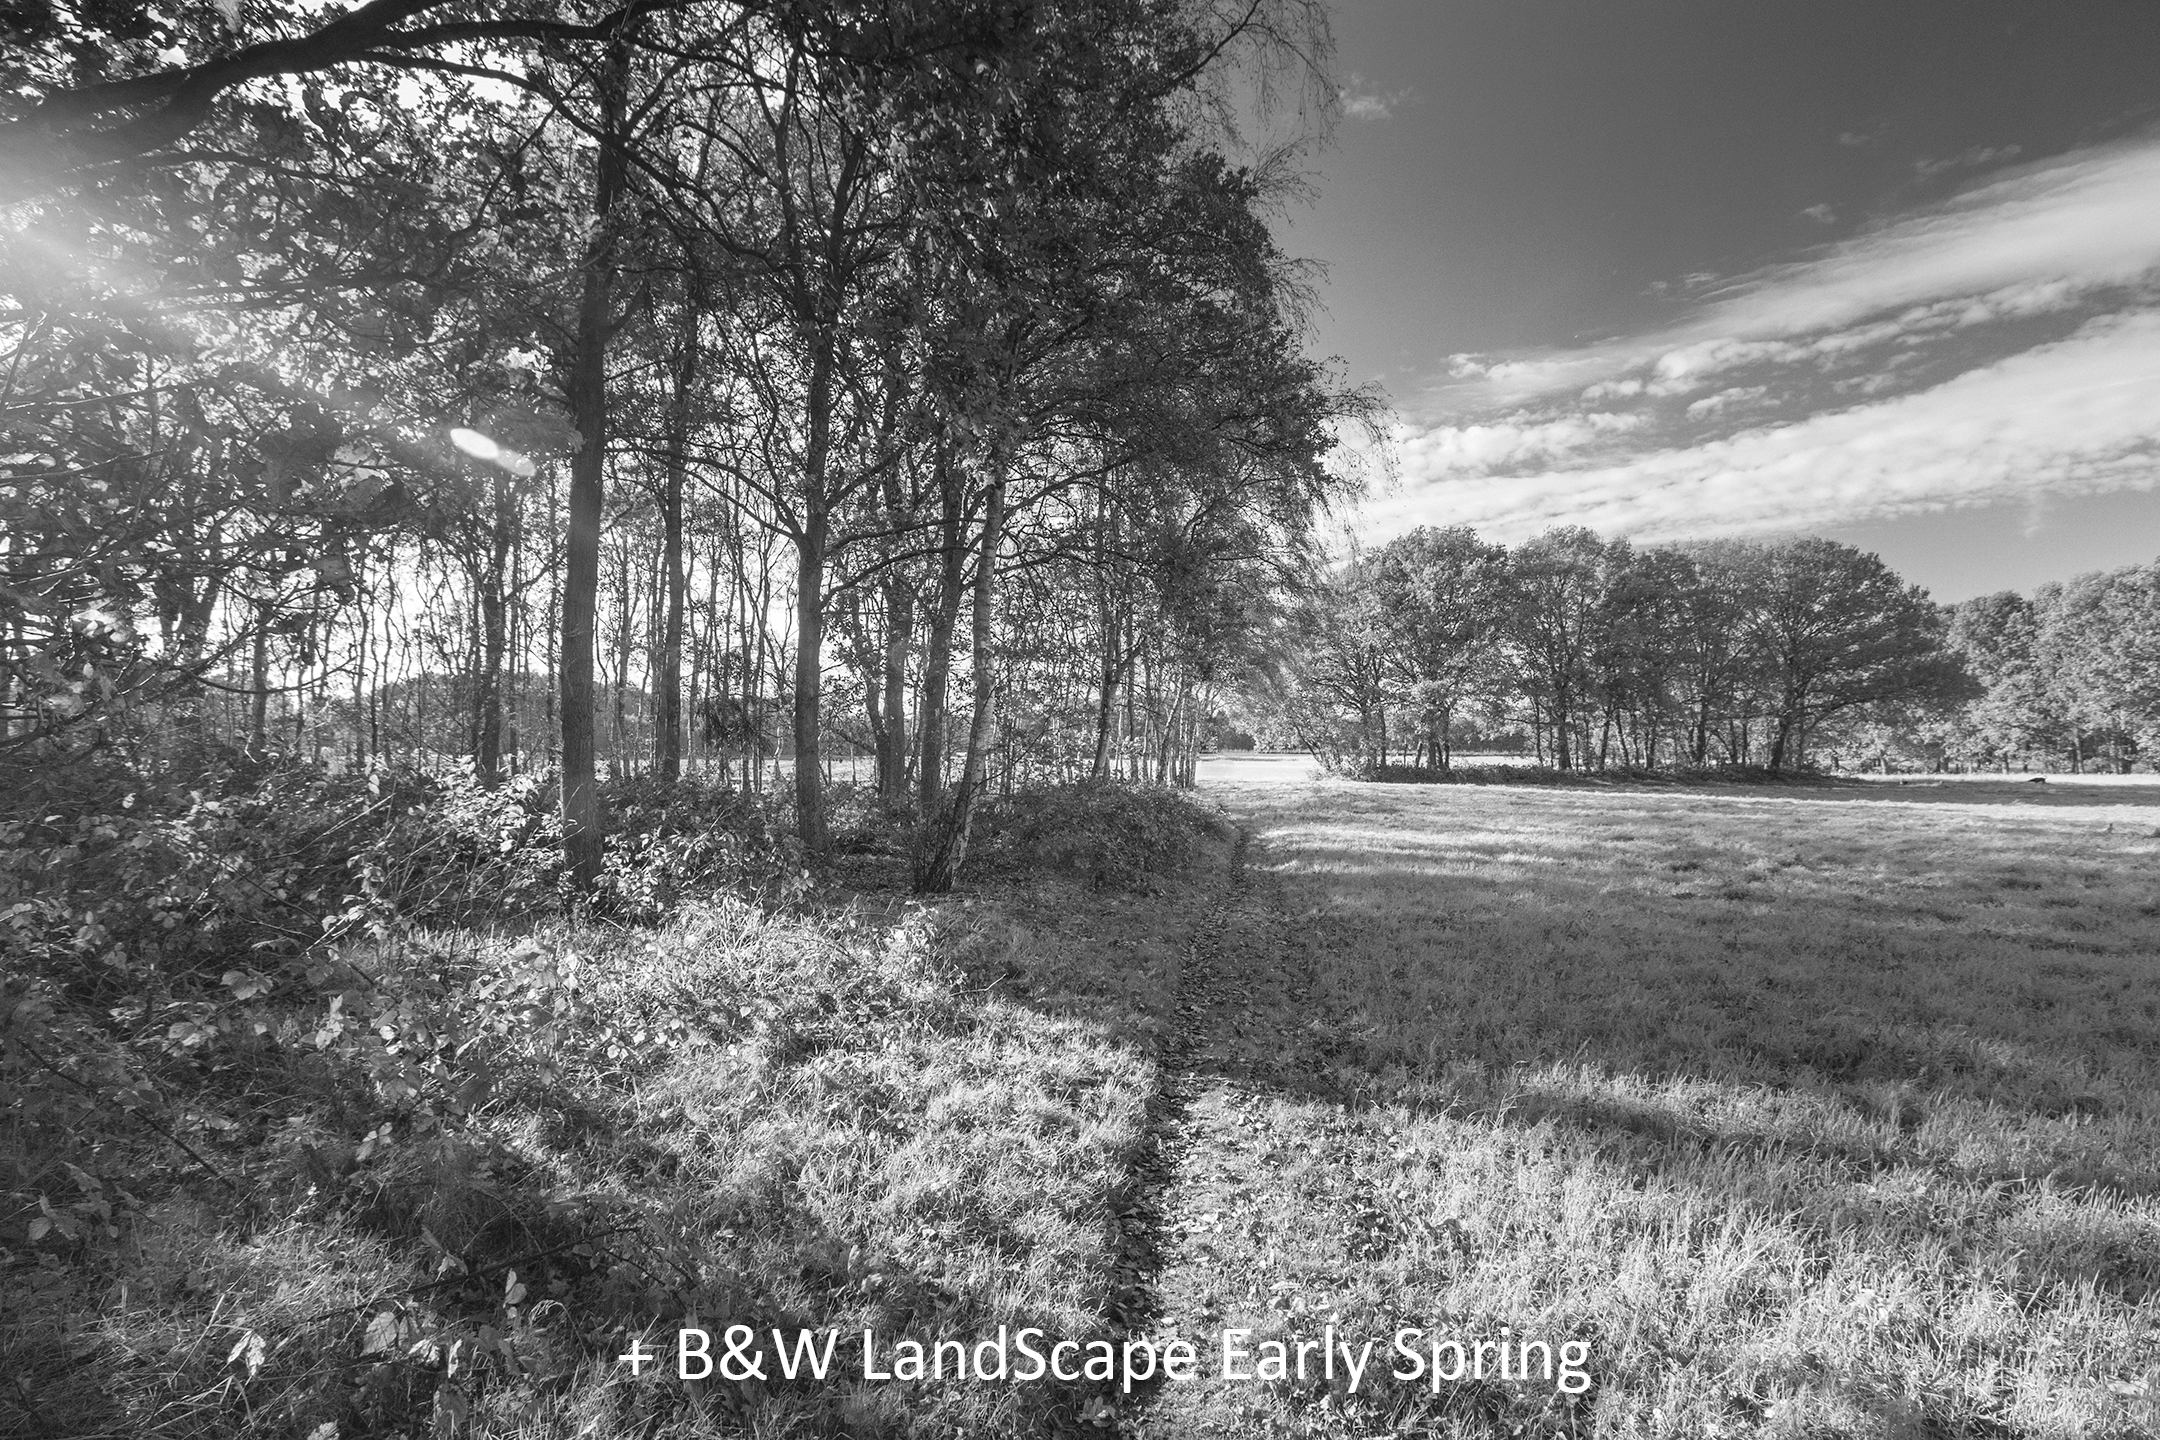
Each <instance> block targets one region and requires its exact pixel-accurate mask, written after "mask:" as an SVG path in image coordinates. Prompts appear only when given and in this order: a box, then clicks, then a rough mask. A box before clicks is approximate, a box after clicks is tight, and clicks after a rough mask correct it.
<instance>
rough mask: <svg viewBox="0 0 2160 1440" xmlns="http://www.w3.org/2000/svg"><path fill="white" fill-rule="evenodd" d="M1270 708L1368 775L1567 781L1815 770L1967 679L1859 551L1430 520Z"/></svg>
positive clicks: (1315, 638) (1345, 576)
mask: <svg viewBox="0 0 2160 1440" xmlns="http://www.w3.org/2000/svg"><path fill="white" fill-rule="evenodd" d="M1299 633H1300V634H1301V635H1302V637H1303V640H1302V645H1301V648H1300V651H1299V653H1298V655H1297V656H1296V659H1295V662H1294V663H1293V664H1292V665H1291V666H1290V667H1289V669H1288V671H1287V672H1286V674H1285V676H1284V678H1283V681H1282V683H1281V684H1280V686H1279V687H1278V688H1277V689H1276V690H1275V691H1274V693H1273V696H1272V697H1271V701H1270V703H1269V705H1268V706H1267V707H1266V711H1265V713H1266V714H1267V715H1268V716H1269V717H1270V718H1271V719H1272V720H1273V722H1274V723H1275V724H1277V725H1279V726H1280V727H1281V728H1282V729H1283V730H1284V731H1285V732H1286V733H1287V734H1288V735H1291V736H1294V737H1296V739H1297V742H1298V743H1299V744H1301V745H1302V746H1304V747H1305V748H1310V749H1312V750H1314V751H1315V752H1316V753H1319V754H1321V755H1323V756H1325V757H1329V758H1331V759H1334V760H1336V761H1337V762H1338V763H1341V764H1343V765H1345V766H1347V767H1351V768H1356V769H1360V770H1363V771H1365V772H1367V773H1374V774H1379V773H1384V772H1386V771H1388V770H1389V769H1390V768H1391V767H1397V766H1399V767H1403V768H1411V769H1418V770H1424V771H1428V772H1442V771H1446V770H1447V769H1449V767H1450V765H1451V762H1452V757H1453V755H1454V754H1455V752H1456V750H1457V748H1458V747H1460V746H1462V745H1464V744H1470V745H1473V746H1478V747H1483V748H1516V747H1521V748H1524V749H1527V750H1528V751H1529V752H1530V753H1531V754H1532V755H1533V756H1534V757H1535V759H1536V760H1537V761H1538V763H1540V764H1548V765H1551V766H1553V767H1555V768H1557V769H1561V770H1583V769H1590V770H1604V769H1608V768H1613V767H1624V768H1630V769H1669V768H1687V767H1699V766H1707V765H1719V764H1722V765H1750V766H1761V767H1763V768H1765V769H1768V770H1772V771H1778V770H1786V769H1790V768H1795V767H1798V766H1801V765H1804V764H1807V763H1809V762H1810V760H1811V759H1812V758H1814V757H1815V756H1816V755H1817V754H1818V753H1819V752H1820V751H1821V749H1822V746H1823V744H1824V742H1825V740H1826V739H1829V738H1831V737H1833V736H1835V735H1836V734H1838V733H1839V731H1840V727H1842V726H1844V725H1847V724H1849V723H1851V722H1852V721H1853V720H1855V719H1856V718H1857V717H1859V716H1861V715H1880V714H1884V713H1887V712H1888V711H1889V710H1890V709H1892V708H1894V707H1907V708H1914V707H1917V708H1923V709H1924V708H1927V707H1931V706H1932V707H1944V706H1950V705H1954V704H1956V703H1958V702H1959V701H1960V700H1961V699H1962V698H1963V697H1965V696H1966V695H1967V694H1968V693H1969V691H1970V688H1971V681H1970V680H1969V678H1968V677H1967V675H1966V673H1965V670H1964V667H1963V665H1962V663H1961V662H1960V660H1959V658H1958V657H1957V656H1956V655H1955V654H1953V653H1952V652H1951V650H1950V648H1949V644H1948V641H1949V633H1950V620H1949V616H1948V615H1947V613H1946V612H1945V611H1944V610H1943V609H1942V607H1940V606H1937V605H1935V604H1933V603H1932V602H1931V601H1930V600H1929V599H1928V598H1927V595H1926V594H1925V592H1923V591H1921V590H1920V589H1918V588H1917V587H1915V586H1912V585H1908V584H1906V583H1905V582H1904V581H1902V580H1900V579H1899V578H1898V577H1897V576H1896V575H1895V574H1893V573H1892V572H1891V571H1890V570H1889V569H1888V568H1887V567H1886V566H1884V565H1883V563H1882V562H1881V560H1879V559H1878V558H1876V557H1875V556H1873V555H1869V554H1865V553H1863V552H1861V551H1859V550H1856V549H1854V548H1853V547H1851V546H1848V545H1840V544H1837V543H1835V542H1832V541H1828V540H1820V539H1799V540H1787V541H1779V542H1773V543H1759V542H1751V541H1742V540H1719V541H1712V542H1705V543H1701V544H1692V545H1673V546H1646V547H1637V546H1635V545H1632V544H1630V543H1629V542H1628V541H1626V540H1605V539H1601V538H1600V537H1598V536H1597V535H1595V534H1593V533H1592V532H1590V531H1588V530H1585V529H1581V528H1579V527H1578V528H1565V529H1556V530H1552V531H1549V532H1547V533H1546V534H1544V535H1541V536H1539V537H1537V538H1536V539H1533V540H1528V541H1525V542H1524V543H1522V544H1520V545H1517V546H1515V547H1513V548H1512V549H1510V548H1508V547H1505V546H1501V545H1494V544H1489V543H1487V542H1486V541H1484V540H1482V539H1480V538H1479V537H1478V535H1477V534H1476V533H1475V532H1474V531H1472V530H1469V529H1467V528H1462V527H1453V528H1448V529H1430V528H1421V529H1418V530H1415V531H1412V532H1411V533H1409V534H1407V535H1404V536H1402V537H1400V538H1398V539H1396V540H1393V541H1391V542H1389V543H1388V544H1387V545H1385V546H1384V547H1382V548H1380V549H1379V550H1377V551H1373V552H1370V553H1367V554H1362V555H1359V556H1356V557H1354V558H1352V559H1351V560H1350V561H1349V562H1348V563H1347V564H1346V565H1344V566H1343V567H1342V568H1341V569H1340V570H1339V571H1338V572H1337V573H1336V574H1335V576H1334V578H1333V580H1332V583H1331V584H1330V585H1329V586H1328V588H1326V589H1325V590H1324V591H1323V592H1321V593H1320V594H1319V595H1318V596H1317V597H1316V598H1315V599H1314V600H1313V601H1312V602H1310V605H1309V609H1308V611H1307V614H1306V620H1305V623H1304V624H1303V625H1302V626H1300V627H1299Z"/></svg>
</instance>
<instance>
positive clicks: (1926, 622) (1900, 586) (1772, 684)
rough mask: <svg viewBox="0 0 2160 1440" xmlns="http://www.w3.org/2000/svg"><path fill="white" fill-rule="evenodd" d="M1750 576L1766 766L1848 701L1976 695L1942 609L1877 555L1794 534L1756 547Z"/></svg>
mask: <svg viewBox="0 0 2160 1440" xmlns="http://www.w3.org/2000/svg"><path fill="white" fill-rule="evenodd" d="M1748 580H1749V586H1748V591H1747V604H1748V616H1749V618H1748V622H1747V623H1748V632H1749V639H1750V642H1751V644H1752V645H1753V647H1754V648H1755V650H1756V651H1757V653H1758V655H1759V656H1760V663H1761V665H1762V669H1763V675H1764V688H1765V693H1766V696H1767V698H1768V704H1769V718H1770V720H1771V722H1772V724H1773V725H1774V726H1775V729H1774V731H1773V733H1772V736H1771V740H1770V754H1769V768H1770V769H1772V770H1779V769H1782V768H1784V766H1785V765H1786V764H1787V762H1788V761H1791V760H1794V759H1797V758H1798V756H1799V754H1800V753H1801V750H1802V747H1803V746H1804V745H1805V743H1806V739H1807V732H1808V730H1809V728H1810V727H1812V726H1814V725H1817V724H1819V723H1821V722H1822V721H1823V720H1825V719H1827V718H1828V717H1830V716H1832V715H1836V714H1838V713H1839V712H1841V711H1844V710H1847V709H1850V708H1852V707H1854V706H1857V705H1867V704H1872V703H1877V702H1882V701H1901V700H1913V699H1918V698H1920V697H1923V696H1926V697H1944V698H1963V697H1965V696H1967V695H1969V694H1971V693H1974V687H1973V685H1972V681H1971V678H1970V676H1969V675H1967V673H1966V672H1965V669H1964V667H1963V666H1962V665H1961V664H1960V663H1959V662H1958V661H1957V659H1956V657H1954V656H1953V655H1950V654H1949V653H1947V652H1946V651H1945V650H1944V648H1943V646H1944V640H1945V638H1946V635H1947V632H1948V629H1949V626H1948V621H1947V619H1946V617H1945V616H1944V614H1943V612H1942V611H1941V610H1940V609H1939V608H1938V607H1936V606H1935V605H1933V604H1931V603H1930V602H1929V600H1928V598H1927V592H1926V591H1924V590H1922V589H1920V588H1919V587H1918V586H1916V585H1907V584H1905V583H1904V582H1903V581H1901V580H1899V579H1898V577H1897V576H1896V575H1895V574H1893V573H1891V571H1890V569H1889V568H1888V567H1887V566H1885V565H1884V564H1883V563H1882V561H1881V560H1880V559H1879V558H1877V557H1876V556H1873V555H1870V554H1867V553H1865V552H1863V551H1860V550H1857V549H1855V548H1853V547H1852V546H1850V545H1842V544H1839V543H1837V542H1836V541H1832V540H1819V539H1804V540H1794V541H1790V542H1787V543H1785V544H1782V545H1777V546H1771V547H1766V548H1764V549H1762V550H1760V551H1758V552H1757V554H1756V557H1755V564H1754V566H1753V568H1752V573H1751V574H1750V575H1749V576H1748Z"/></svg>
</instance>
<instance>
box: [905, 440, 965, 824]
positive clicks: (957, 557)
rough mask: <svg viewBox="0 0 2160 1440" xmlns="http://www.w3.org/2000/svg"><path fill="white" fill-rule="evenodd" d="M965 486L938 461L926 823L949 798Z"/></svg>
mask: <svg viewBox="0 0 2160 1440" xmlns="http://www.w3.org/2000/svg"><path fill="white" fill-rule="evenodd" d="M961 500H962V496H961V493H960V484H959V481H958V479H957V478H956V477H955V475H954V473H953V470H952V466H951V462H950V460H949V458H947V457H943V456H941V457H940V458H939V461H938V529H939V537H938V538H939V540H940V542H941V545H942V554H941V562H940V564H939V567H938V591H937V602H936V604H935V605H934V606H933V607H932V608H931V611H930V634H929V637H928V644H927V646H926V648H925V649H924V651H923V688H922V703H921V704H920V705H919V706H918V707H917V708H918V709H919V710H920V711H921V714H920V716H919V718H918V722H917V723H918V724H919V725H920V726H921V729H922V734H921V737H920V739H919V741H918V744H917V750H918V753H919V756H920V758H919V760H918V761H917V767H918V773H917V775H916V777H915V783H916V792H917V794H918V795H919V796H920V797H921V803H922V812H923V817H924V819H925V820H928V819H929V817H930V816H931V815H933V814H934V813H935V812H936V808H937V806H938V804H939V802H940V801H941V800H942V799H943V798H944V794H945V726H946V719H947V717H946V703H947V698H948V691H949V689H950V686H951V683H952V637H953V626H954V625H955V624H956V623H957V622H958V621H959V618H960V592H961V588H962V586H961V579H962V575H963V573H964V571H965V568H966V563H967V558H966V554H965V552H964V551H963V550H962V549H961V534H960V531H961V520H962V515H961Z"/></svg>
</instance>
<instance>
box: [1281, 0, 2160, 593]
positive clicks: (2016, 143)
mask: <svg viewBox="0 0 2160 1440" xmlns="http://www.w3.org/2000/svg"><path fill="white" fill-rule="evenodd" d="M1335 33H1336V38H1337V45H1338V52H1337V63H1338V69H1339V73H1340V75H1341V77H1342V91H1341V94H1340V105H1341V117H1340V121H1339V123H1338V124H1337V126H1336V128H1335V132H1334V134H1333V136H1332V139H1331V141H1330V143H1328V145H1327V146H1326V147H1325V148H1324V149H1322V150H1320V151H1319V152H1317V153H1315V154H1314V155H1312V156H1310V157H1309V159H1308V162H1307V163H1308V168H1309V171H1310V174H1309V176H1308V179H1309V181H1310V186H1311V198H1310V200H1309V202H1308V203H1305V204H1303V205H1300V206H1295V207H1292V208H1291V209H1290V210H1289V211H1288V212H1287V213H1285V214H1284V215H1283V216H1281V217H1280V219H1279V221H1278V225H1277V229H1278V235H1279V237H1280V239H1281V242H1282V244H1283V247H1284V249H1285V251H1286V252H1287V253H1289V254H1291V255H1293V256H1297V257H1300V258H1305V259H1310V260H1312V261H1314V262H1316V263H1317V264H1318V265H1320V266H1321V267H1323V271H1324V273H1323V276H1322V278H1321V280H1320V282H1319V285H1318V291H1319V296H1320V299H1321V302H1322V313H1321V314H1320V315H1319V316H1318V317H1317V320H1316V325H1315V342H1316V345H1317V348H1318V349H1319V350H1320V351H1321V352H1322V353H1331V354H1334V355H1336V356H1338V357H1340V358H1341V360H1342V362H1343V365H1344V370H1345V373H1346V378H1347V379H1349V380H1350V381H1351V382H1353V383H1371V384H1375V385H1377V386H1379V387H1380V388H1381V389H1382V390H1383V392H1384V394H1385V396H1386V399H1387V401H1388V403H1389V406H1390V409H1391V415H1390V420H1391V424H1390V435H1391V440H1392V446H1393V450H1394V453H1395V456H1396V458H1397V466H1398V469H1399V475H1400V478H1399V481H1398V482H1397V483H1395V484H1393V485H1392V486H1388V487H1385V488H1380V487H1376V493H1375V494H1373V495H1372V496H1371V497H1370V498H1368V499H1367V500H1366V502H1365V503H1364V504H1363V505H1362V506H1361V508H1360V510H1359V512H1358V515H1357V519H1356V524H1357V526H1358V529H1359V533H1360V539H1361V541H1363V542H1364V543H1371V544H1377V543H1380V542H1382V541H1384V540H1386V539H1387V538H1389V537H1390V536H1392V535H1394V534H1398V533H1401V532H1403V531H1405V530H1408V529H1410V528H1413V527H1414V526H1416V525H1420V524H1425V525H1434V526H1445V525H1450V524H1467V525H1470V526H1472V527H1473V528H1475V529H1477V530H1478V531H1479V532H1480V533H1481V534H1483V535H1485V536H1486V538H1488V539H1495V540H1503V541H1507V542H1510V543H1512V542H1514V541H1517V540H1520V539H1522V538H1525V537H1526V536H1528V535H1531V534H1536V533H1539V532H1540V531H1543V530H1545V529H1548V528H1551V527H1553V526H1556V525H1567V524H1582V525H1586V526H1588V527H1589V528H1591V529H1594V530H1596V531H1597V532H1598V533H1599V534H1601V535H1606V536H1609V537H1610V536H1622V535H1624V536H1627V537H1628V538H1630V539H1634V540H1636V541H1638V542H1643V543H1654V542H1657V541H1663V540H1686V539H1699V538H1710V537H1713V536H1753V537H1758V538H1768V537H1771V536H1776V535H1792V534H1814V535H1822V536H1825V537H1826V538H1830V539H1835V540H1840V541H1844V542H1845V543H1849V544H1854V545H1857V546H1858V547H1859V548H1861V549H1865V550H1870V551H1872V552H1874V553H1877V554H1879V555H1880V556H1881V557H1882V558H1883V560H1884V562H1885V563H1886V564H1888V565H1889V566H1890V567H1891V568H1892V569H1894V570H1896V571H1898V573H1899V574H1901V575H1903V576H1905V577H1906V578H1907V579H1909V580H1911V581H1912V582H1913V583H1916V584H1919V585H1922V586H1923V587H1924V588H1926V589H1927V590H1928V591H1929V592H1930V594H1931V595H1933V596H1934V597H1935V598H1937V599H1939V600H1942V601H1944V602H1946V603H1956V602H1957V601H1960V600H1964V599H1970V598H1972V597H1973V596H1975V595H1980V594H1986V593H1992V592H1995V591H2000V590H2017V591H2020V592H2021V593H2030V592H2031V591H2032V590H2033V588H2034V587H2036V586H2038V585H2040V584H2044V583H2047V582H2049V581H2061V580H2068V579H2070V578H2071V577H2072V576H2074V575H2077V574H2082V573H2087V572H2092V571H2106V570H2115V569H2120V568H2123V567H2124V566H2126V565H2133V564H2146V563H2150V562H2151V561H2152V560H2153V559H2154V557H2155V556H2156V555H2160V490H2156V489H2155V483H2156V480H2160V465H2156V463H2155V455H2156V454H2160V78H2156V77H2160V67H2155V65H2154V64H2153V63H2152V62H2153V61H2154V60H2160V13H2156V12H2153V11H2151V10H2149V9H2145V8H2142V7H2133V6H2131V5H2128V4H2121V3H2100V4H2095V5H2092V6H2089V7H2081V8H2080V9H2079V10H2077V11H2075V12H2070V13H2065V12H2062V11H2060V10H2059V9H2058V8H2056V7H2049V6H2046V5H2043V4H2039V3H2034V0H1983V3H1980V4H1958V3H1953V0H1919V3H1915V4H1913V5H1909V6H1903V7H1898V9H1897V10H1896V11H1894V12H1885V11H1883V10H1881V8H1880V7H1876V6H1871V5H1867V4H1864V3H1857V0H1831V3H1824V4H1820V5H1816V6H1811V7H1808V8H1807V9H1806V10H1805V11H1788V10H1777V11H1772V10H1761V9H1735V8H1732V7H1725V6H1720V5H1717V4H1714V3H1710V0H1656V3H1646V4H1643V5H1639V6H1632V7H1628V8H1627V9H1625V10H1620V9H1616V8H1614V7H1607V6H1598V5H1593V4H1589V3H1587V0H1463V3H1459V4H1454V5H1450V6H1446V7H1433V6H1427V5H1422V4H1419V3H1416V0H1340V3H1338V4H1337V6H1336V7H1335Z"/></svg>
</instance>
